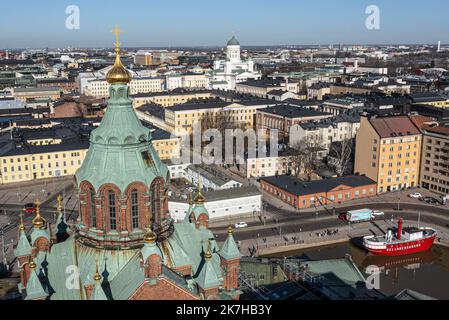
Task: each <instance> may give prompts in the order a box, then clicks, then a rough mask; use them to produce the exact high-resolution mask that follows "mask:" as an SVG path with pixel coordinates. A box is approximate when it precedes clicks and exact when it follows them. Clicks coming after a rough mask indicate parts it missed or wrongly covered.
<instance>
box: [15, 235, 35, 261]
mask: <svg viewBox="0 0 449 320" xmlns="http://www.w3.org/2000/svg"><path fill="white" fill-rule="evenodd" d="M31 251H32V249H31V245H30V242H29V241H28V238H27V235H26V233H25V231H20V236H19V242H18V244H17V247H16V249H15V250H14V255H15V256H16V257H21V256H28V255H31Z"/></svg>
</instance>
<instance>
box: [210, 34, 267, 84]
mask: <svg viewBox="0 0 449 320" xmlns="http://www.w3.org/2000/svg"><path fill="white" fill-rule="evenodd" d="M208 75H209V77H210V86H211V88H212V89H220V90H234V89H235V86H236V84H237V83H241V82H245V81H247V80H249V79H251V80H259V79H261V78H262V73H261V72H260V71H257V70H256V67H255V65H254V61H252V60H251V59H247V60H242V58H241V52H240V42H239V41H238V40H237V38H236V37H235V36H232V38H231V39H230V40H229V41H228V43H227V46H226V59H225V60H215V61H214V68H213V70H212V71H210V72H209V73H208Z"/></svg>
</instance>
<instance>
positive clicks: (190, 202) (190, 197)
mask: <svg viewBox="0 0 449 320" xmlns="http://www.w3.org/2000/svg"><path fill="white" fill-rule="evenodd" d="M189 205H190V206H192V205H193V193H192V189H190V191H189Z"/></svg>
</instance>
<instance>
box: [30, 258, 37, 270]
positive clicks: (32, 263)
mask: <svg viewBox="0 0 449 320" xmlns="http://www.w3.org/2000/svg"><path fill="white" fill-rule="evenodd" d="M36 267H37V265H36V262H34V260H33V259H31V260H30V268H31V269H36Z"/></svg>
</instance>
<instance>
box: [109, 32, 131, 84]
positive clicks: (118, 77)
mask: <svg viewBox="0 0 449 320" xmlns="http://www.w3.org/2000/svg"><path fill="white" fill-rule="evenodd" d="M112 32H113V33H115V63H114V66H113V67H112V69H111V70H109V71H108V73H107V74H106V81H107V82H109V83H110V84H128V83H130V82H131V79H132V76H131V73H129V71H128V70H126V68H125V67H124V66H123V64H122V60H121V59H120V52H121V50H120V43H119V38H118V35H119V34H120V33H121V32H122V30H120V29H119V28H118V27H116V28H115V29H114V30H113V31H112Z"/></svg>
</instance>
